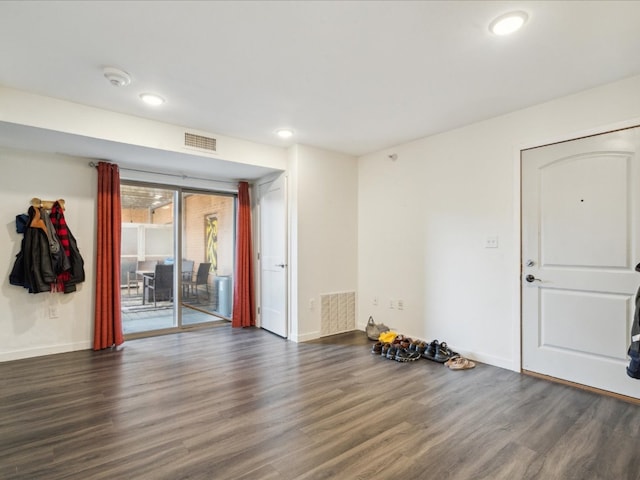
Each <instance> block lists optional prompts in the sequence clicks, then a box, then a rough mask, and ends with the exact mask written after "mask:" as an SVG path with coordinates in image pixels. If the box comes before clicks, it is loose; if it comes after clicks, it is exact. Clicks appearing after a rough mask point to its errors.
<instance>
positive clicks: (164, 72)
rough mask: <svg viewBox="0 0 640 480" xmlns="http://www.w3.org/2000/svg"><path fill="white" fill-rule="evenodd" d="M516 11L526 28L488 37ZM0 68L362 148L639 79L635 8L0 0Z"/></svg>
mask: <svg viewBox="0 0 640 480" xmlns="http://www.w3.org/2000/svg"><path fill="white" fill-rule="evenodd" d="M510 10H524V11H526V12H527V13H528V14H529V17H530V19H529V22H528V23H527V25H526V26H525V28H524V29H523V30H521V31H520V32H518V33H516V34H515V35H513V36H511V37H496V36H494V35H492V34H490V33H489V31H488V28H487V26H488V24H489V23H490V22H491V20H492V19H493V18H494V17H496V16H498V15H500V14H502V13H505V12H507V11H510ZM0 66H1V68H0V85H3V86H6V87H12V88H16V89H20V90H25V91H30V92H34V93H38V94H42V95H46V96H50V97H56V98H61V99H65V100H69V101H73V102H77V103H82V104H86V105H92V106H95V107H100V108H104V109H108V110H113V111H117V112H122V113H126V114H131V115H135V116H139V117H145V118H150V119H154V120H159V121H163V122H168V123H172V124H176V125H181V126H185V127H190V128H194V129H198V130H203V131H207V132H211V133H214V134H220V135H226V136H231V137H238V138H243V139H247V140H252V141H255V142H260V143H266V144H272V145H280V146H287V145H290V144H293V143H302V144H306V145H313V146H318V147H322V148H325V149H328V150H334V151H338V152H344V153H348V154H353V155H361V154H365V153H368V152H372V151H377V150H380V149H383V148H388V147H392V146H394V145H397V144H401V143H404V142H407V141H410V140H413V139H416V138H421V137H424V136H427V135H431V134H434V133H437V132H442V131H446V130H450V129H452V128H456V127H460V126H463V125H466V124H469V123H473V122H476V121H479V120H483V119H486V118H490V117H494V116H497V115H500V114H504V113H507V112H510V111H514V110H517V109H521V108H524V107H527V106H530V105H534V104H537V103H541V102H544V101H547V100H550V99H553V98H557V97H560V96H563V95H567V94H570V93H574V92H578V91H580V90H584V89H588V88H591V87H594V86H597V85H600V84H604V83H608V82H611V81H614V80H618V79H621V78H625V77H628V76H631V75H636V74H640V2H637V1H622V2H619V1H596V2H586V1H542V2H535V1H510V2H505V1H496V2H489V1H461V2H459V1H425V2H421V1H408V2H405V1H390V2H387V1H341V2H340V1H257V2H254V1H235V2H224V1H215V2H213V1H210V2H190V1H139V2H123V1H106V2H104V1H84V2H81V1H71V2H57V1H44V2H36V1H17V2H14V1H1V2H0ZM105 66H115V67H118V68H121V69H123V70H126V71H127V72H129V73H130V74H131V77H132V83H131V85H129V86H128V87H123V88H116V87H113V86H111V85H110V84H109V83H108V82H107V81H106V80H105V78H104V77H103V75H102V69H103V68H104V67H105ZM144 91H152V92H157V93H159V94H161V95H162V96H164V97H165V98H166V99H167V103H166V104H165V105H164V106H162V107H160V108H150V107H148V106H145V105H144V104H142V103H141V102H140V101H139V100H138V95H139V94H140V93H141V92H144ZM285 126H286V127H292V128H293V129H294V130H295V132H296V135H295V137H294V138H293V139H292V140H289V141H283V140H280V139H278V138H276V136H275V135H274V130H276V129H277V128H279V127H285ZM61 148H63V147H61Z"/></svg>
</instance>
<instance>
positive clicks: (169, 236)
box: [120, 183, 177, 335]
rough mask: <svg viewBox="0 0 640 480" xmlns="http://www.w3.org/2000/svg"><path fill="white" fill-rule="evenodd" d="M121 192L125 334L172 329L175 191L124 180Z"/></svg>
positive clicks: (174, 325) (174, 318)
mask: <svg viewBox="0 0 640 480" xmlns="http://www.w3.org/2000/svg"><path fill="white" fill-rule="evenodd" d="M120 194H121V201H122V251H121V286H122V290H121V303H122V325H123V331H124V334H125V335H128V334H137V333H142V332H149V331H156V330H165V329H171V328H175V327H176V325H177V323H176V314H175V310H176V309H175V303H174V299H175V295H174V293H175V291H174V290H175V288H174V286H175V284H176V273H175V268H174V257H175V254H174V252H175V250H176V249H175V243H174V238H175V235H174V231H175V226H174V215H175V214H174V212H175V199H176V190H175V189H167V188H156V187H149V186H143V185H129V184H124V183H123V184H122V185H121V186H120Z"/></svg>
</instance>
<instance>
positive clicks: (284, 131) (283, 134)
mask: <svg viewBox="0 0 640 480" xmlns="http://www.w3.org/2000/svg"><path fill="white" fill-rule="evenodd" d="M276 135H278V136H279V137H280V138H291V137H292V136H293V130H291V129H290V128H281V129H279V130H276Z"/></svg>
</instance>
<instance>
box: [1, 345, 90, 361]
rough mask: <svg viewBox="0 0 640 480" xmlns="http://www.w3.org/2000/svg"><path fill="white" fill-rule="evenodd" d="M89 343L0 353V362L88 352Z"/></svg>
mask: <svg viewBox="0 0 640 480" xmlns="http://www.w3.org/2000/svg"><path fill="white" fill-rule="evenodd" d="M90 349H91V342H88V341H87V342H77V343H66V344H63V345H51V346H48V347H38V348H27V349H24V350H14V351H12V352H0V362H10V361H12V360H22V359H25V358H33V357H43V356H45V355H56V354H58V353H69V352H75V351H77V350H90Z"/></svg>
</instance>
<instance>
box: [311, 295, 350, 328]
mask: <svg viewBox="0 0 640 480" xmlns="http://www.w3.org/2000/svg"><path fill="white" fill-rule="evenodd" d="M355 328H356V293H355V292H342V293H330V294H326V295H320V335H321V336H323V337H324V336H327V335H334V334H336V333H342V332H350V331H352V330H355Z"/></svg>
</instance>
